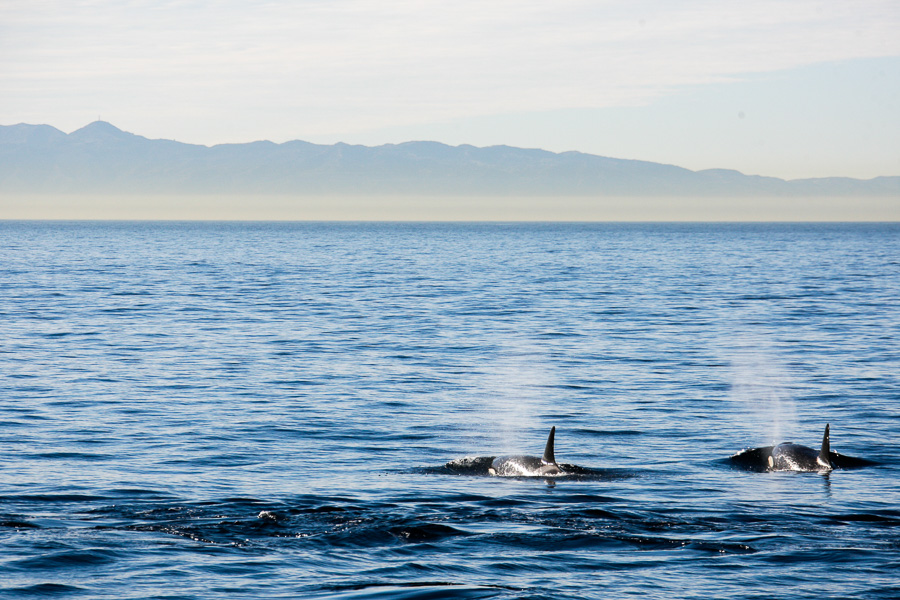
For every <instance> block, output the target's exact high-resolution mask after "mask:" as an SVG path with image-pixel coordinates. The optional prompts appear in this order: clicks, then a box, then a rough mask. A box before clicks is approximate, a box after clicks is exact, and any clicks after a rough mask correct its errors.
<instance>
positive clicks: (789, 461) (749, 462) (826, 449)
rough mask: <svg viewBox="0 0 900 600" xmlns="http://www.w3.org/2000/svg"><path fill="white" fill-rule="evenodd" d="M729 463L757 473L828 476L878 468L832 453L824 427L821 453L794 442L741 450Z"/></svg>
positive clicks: (827, 432)
mask: <svg viewBox="0 0 900 600" xmlns="http://www.w3.org/2000/svg"><path fill="white" fill-rule="evenodd" d="M729 460H730V461H731V463H732V464H733V465H735V466H738V467H741V468H743V469H746V470H748V471H758V472H762V471H806V472H811V471H815V472H820V473H827V472H829V471H831V470H833V469H855V468H858V467H865V466H868V465H874V464H876V463H874V462H872V461H870V460H866V459H864V458H856V457H853V456H845V455H843V454H838V453H837V452H832V451H831V441H830V439H829V425H825V435H823V436H822V446H821V448H820V449H819V450H814V449H812V448H808V447H806V446H801V445H800V444H794V443H792V442H784V443H781V444H778V445H777V446H764V447H762V448H749V449H747V450H741V451H740V452H738V453H737V454H735V455H734V456H732V457H731V458H730V459H729Z"/></svg>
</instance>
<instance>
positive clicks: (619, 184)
mask: <svg viewBox="0 0 900 600" xmlns="http://www.w3.org/2000/svg"><path fill="white" fill-rule="evenodd" d="M0 192H8V193H12V192H15V193H50V194H57V193H142V194H155V193H188V194H189V193H254V194H299V195H313V194H314V195H322V194H326V195H327V194H361V195H367V194H429V195H461V194H478V195H531V196H670V195H672V196H675V195H678V196H684V195H697V196H794V197H797V196H891V197H900V177H877V178H875V179H870V180H859V179H849V178H843V177H834V178H820V179H797V180H790V181H786V180H783V179H777V178H774V177H760V176H755V175H744V174H742V173H739V172H737V171H731V170H724V169H710V170H705V171H690V170H688V169H683V168H681V167H676V166H672V165H663V164H659V163H652V162H644V161H639V160H622V159H616V158H605V157H602V156H595V155H591V154H583V153H580V152H563V153H553V152H547V151H544V150H529V149H522V148H513V147H509V146H492V147H488V148H476V147H474V146H468V145H463V146H447V145H445V144H440V143H436V142H407V143H403V144H386V145H383V146H377V147H366V146H352V145H347V144H342V143H341V144H335V145H332V146H327V145H318V144H310V143H307V142H302V141H292V142H285V143H283V144H275V143H273V142H267V141H263V142H253V143H247V144H222V145H218V146H212V147H207V146H200V145H193V144H184V143H181V142H176V141H171V140H151V139H147V138H145V137H141V136H138V135H134V134H131V133H127V132H124V131H122V130H120V129H118V128H116V127H114V126H113V125H111V124H109V123H106V122H103V121H96V122H94V123H91V124H90V125H87V126H86V127H83V128H81V129H79V130H78V131H74V132H72V133H70V134H66V133H63V132H62V131H60V130H58V129H56V128H54V127H51V126H49V125H26V124H20V125H11V126H0Z"/></svg>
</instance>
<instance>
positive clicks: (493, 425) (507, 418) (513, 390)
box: [475, 339, 558, 454]
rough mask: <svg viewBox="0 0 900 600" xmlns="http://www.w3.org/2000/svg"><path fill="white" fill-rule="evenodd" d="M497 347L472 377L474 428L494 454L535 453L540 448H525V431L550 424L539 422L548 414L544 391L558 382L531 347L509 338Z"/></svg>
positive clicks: (548, 407)
mask: <svg viewBox="0 0 900 600" xmlns="http://www.w3.org/2000/svg"><path fill="white" fill-rule="evenodd" d="M498 346H499V348H498V351H497V353H496V355H494V356H492V357H491V359H490V360H489V361H488V362H487V364H486V365H485V366H484V367H483V368H482V369H481V370H480V372H479V373H478V376H477V377H476V378H475V388H476V389H477V390H478V392H477V393H478V398H479V400H480V403H481V407H480V408H481V410H480V411H479V413H480V415H479V416H480V422H479V423H478V424H477V425H476V427H477V429H478V430H479V431H480V432H481V433H482V435H483V436H484V437H485V438H486V439H487V440H488V441H489V442H490V443H491V444H492V446H494V447H495V448H496V449H497V451H498V453H503V454H509V453H519V452H525V451H532V453H534V452H538V451H539V450H541V449H542V448H543V446H541V447H540V448H531V447H530V446H528V445H527V440H528V434H527V433H526V432H528V431H530V430H534V429H540V430H543V429H544V426H545V425H546V428H547V429H549V427H550V423H545V422H544V421H543V419H542V416H544V415H547V414H550V413H551V412H552V406H550V404H549V403H548V401H547V396H548V394H547V389H546V388H547V386H548V385H552V384H556V383H558V378H557V377H555V376H554V372H553V370H552V369H550V368H548V367H549V364H550V363H549V361H548V358H547V356H546V355H545V354H544V353H543V352H541V351H540V350H539V349H538V348H536V347H535V346H533V345H531V344H529V343H516V342H515V341H514V340H510V339H505V340H503V341H502V342H499V343H498ZM543 435H544V437H546V432H545V433H544V434H543ZM541 443H543V442H541ZM538 453H539V452H538Z"/></svg>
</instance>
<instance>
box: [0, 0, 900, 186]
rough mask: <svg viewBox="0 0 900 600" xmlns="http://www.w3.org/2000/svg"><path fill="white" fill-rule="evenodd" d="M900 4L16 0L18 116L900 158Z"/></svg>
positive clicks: (3, 90)
mask: <svg viewBox="0 0 900 600" xmlns="http://www.w3.org/2000/svg"><path fill="white" fill-rule="evenodd" d="M898 31H900V3H898V2H896V0H887V1H883V0H857V1H855V2H852V3H849V2H834V1H833V0H831V1H812V0H792V1H777V2H776V1H770V0H758V1H755V2H746V1H741V2H730V1H704V2H700V1H685V2H672V1H660V0H644V1H640V0H638V1H630V2H605V1H598V0H590V1H581V0H560V1H556V2H529V1H507V0H497V1H491V2H484V1H483V0H478V1H472V0H456V1H454V2H425V1H423V2H407V1H398V0H380V1H377V2H365V1H362V0H331V1H324V0H314V1H310V0H300V1H296V0H295V1H286V0H271V1H266V2H246V1H244V0H224V1H219V2H212V1H209V2H204V1H179V0H170V1H160V0H154V1H149V0H132V1H125V0H117V1H110V0H93V1H71V0H67V1H62V0H4V2H2V3H0V124H4V125H10V124H14V123H20V122H25V123H47V124H50V125H53V126H55V127H58V128H60V129H62V130H63V131H67V132H68V131H72V130H74V129H77V128H79V127H81V126H83V125H85V124H87V123H88V122H90V121H93V120H95V119H97V118H98V116H99V117H101V118H102V119H103V120H106V121H110V122H112V123H113V124H115V125H117V126H118V127H120V128H122V129H125V130H128V131H132V132H134V133H138V134H140V135H144V136H146V137H151V138H171V139H177V140H180V141H185V142H191V143H200V144H207V145H211V144H216V143H223V142H244V141H252V140H258V139H271V140H273V141H276V142H282V141H287V140H291V139H303V140H308V141H312V142H320V143H333V142H337V141H343V142H348V143H362V144H366V145H378V144H382V143H387V142H401V141H407V140H421V139H431V140H438V141H442V142H446V143H450V144H454V145H456V144H462V143H470V144H474V145H479V146H484V145H492V144H509V145H515V146H523V147H539V148H545V149H548V150H553V151H564V150H579V151H583V152H589V153H593V154H601V155H605V156H615V157H621V158H637V159H644V160H652V161H658V162H666V163H672V164H678V165H681V166H685V167H688V168H691V169H703V168H712V167H721V168H733V169H738V170H740V171H743V172H745V173H752V174H764V175H773V176H778V177H785V178H797V177H818V176H827V175H841V176H850V177H861V178H869V177H874V176H877V175H900V35H897V32H898Z"/></svg>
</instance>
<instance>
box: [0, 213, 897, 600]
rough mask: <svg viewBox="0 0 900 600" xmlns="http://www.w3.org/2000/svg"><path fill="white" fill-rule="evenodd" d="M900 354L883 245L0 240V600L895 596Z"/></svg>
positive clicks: (334, 227)
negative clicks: (783, 453) (525, 473)
mask: <svg viewBox="0 0 900 600" xmlns="http://www.w3.org/2000/svg"><path fill="white" fill-rule="evenodd" d="M898 340H900V225H897V224H885V225H878V224H870V225H862V224H857V225H832V224H827V225H826V224H819V225H813V224H809V225H792V224H780V225H763V224H732V225H709V224H702V225H701V224H697V225H691V224H681V225H676V224H668V225H653V224H644V225H628V224H591V225H575V224H569V225H567V224H562V225H551V224H354V223H347V224H341V223H333V224H328V223H306V224H271V223H270V224H265V223H80V222H71V223H38V222H0V597H8V598H31V597H36V596H48V597H56V598H116V599H118V598H171V599H174V598H301V597H302V598H342V599H350V598H353V599H363V598H405V599H426V598H428V599H433V598H499V599H507V598H627V597H636V596H637V597H641V598H667V599H668V598H704V599H705V598H748V599H750V598H760V599H762V598H766V599H769V598H816V599H822V598H849V597H853V598H885V599H887V598H897V597H900V437H898V433H900V341H898ZM826 423H830V424H831V443H832V449H834V450H837V451H838V452H841V453H844V454H849V455H853V456H860V457H865V458H869V459H871V460H875V461H878V462H879V463H880V464H878V465H877V466H872V467H867V468H863V469H854V470H835V471H833V472H832V473H830V474H827V475H826V474H820V473H753V472H746V471H741V470H736V469H734V468H732V467H731V465H730V463H729V462H728V457H730V456H731V455H732V454H734V453H735V452H737V451H739V450H741V449H742V448H746V447H750V446H761V445H767V444H771V443H772V442H776V441H795V442H798V443H803V444H806V445H809V446H817V445H818V444H819V442H820V439H821V435H822V430H823V429H824V426H825V424H826ZM552 425H555V426H556V427H557V433H556V456H557V459H558V460H559V461H560V462H561V463H568V464H574V465H579V466H581V467H584V468H585V469H586V472H588V473H590V475H589V476H585V477H562V478H559V479H555V480H544V479H539V478H520V479H514V478H496V477H489V476H487V475H486V474H485V473H483V472H479V471H478V470H477V469H468V470H467V469H465V468H459V467H460V466H461V465H463V466H465V465H471V464H475V463H477V462H478V460H477V458H478V457H481V458H483V457H489V456H494V455H498V454H503V453H509V452H528V453H532V454H540V452H541V450H542V448H543V444H544V441H545V439H546V436H547V432H548V430H549V428H550V426H552ZM467 457H468V460H464V459H466V458H467Z"/></svg>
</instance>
